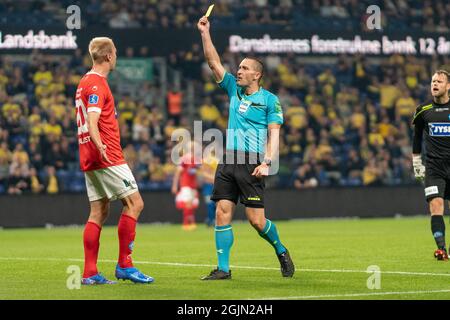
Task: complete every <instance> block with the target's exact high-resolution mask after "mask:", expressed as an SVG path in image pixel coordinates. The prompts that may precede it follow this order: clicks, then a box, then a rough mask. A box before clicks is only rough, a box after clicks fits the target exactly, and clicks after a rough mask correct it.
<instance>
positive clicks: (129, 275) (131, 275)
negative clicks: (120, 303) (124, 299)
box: [116, 265, 155, 283]
mask: <svg viewBox="0 0 450 320" xmlns="http://www.w3.org/2000/svg"><path fill="white" fill-rule="evenodd" d="M116 278H117V279H119V280H130V281H132V282H134V283H152V282H153V281H155V280H154V279H153V278H152V277H150V276H147V275H145V274H143V273H142V272H140V271H139V270H138V269H137V268H135V267H131V268H121V267H119V265H117V266H116Z"/></svg>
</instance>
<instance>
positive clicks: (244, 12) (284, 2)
mask: <svg viewBox="0 0 450 320" xmlns="http://www.w3.org/2000/svg"><path fill="white" fill-rule="evenodd" d="M209 4H210V1H208V0H165V1H158V0H102V1H100V0H62V1H61V0H58V1H56V0H39V1H28V0H4V1H1V3H0V25H7V26H14V25H21V26H25V25H27V24H28V25H32V24H36V25H47V26H55V25H60V24H61V23H63V22H64V21H65V19H66V18H67V13H66V8H67V7H69V6H71V5H78V6H79V7H80V9H81V12H82V14H83V24H84V26H103V27H111V28H139V27H143V28H193V27H195V23H196V21H197V19H198V17H199V13H200V12H206V9H207V8H208V5H209ZM371 5H377V6H378V7H379V8H380V9H381V13H382V25H383V31H386V30H395V31H399V30H409V31H410V30H414V29H416V30H420V31H422V30H423V31H430V32H433V31H436V32H449V31H450V18H449V14H450V3H449V2H448V1H445V0H433V1H431V0H425V1H419V0H396V1H391V0H359V1H356V0H308V1H307V0H254V1H244V0H224V1H219V2H217V3H216V6H215V9H214V19H215V24H216V26H217V27H218V28H233V27H239V28H246V27H247V28H255V27H257V28H260V27H261V25H264V26H265V27H266V28H272V29H273V28H275V29H276V28H278V29H288V28H289V29H304V28H313V29H321V28H328V29H329V28H332V29H333V30H339V29H341V30H361V29H362V30H365V25H366V24H365V21H366V19H367V18H368V14H367V13H366V10H367V7H368V6H371ZM30 12H32V13H33V14H32V15H30ZM366 31H369V30H366Z"/></svg>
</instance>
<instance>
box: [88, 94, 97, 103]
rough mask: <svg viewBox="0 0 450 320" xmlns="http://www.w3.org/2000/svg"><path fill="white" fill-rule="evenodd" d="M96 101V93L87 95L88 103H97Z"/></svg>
mask: <svg viewBox="0 0 450 320" xmlns="http://www.w3.org/2000/svg"><path fill="white" fill-rule="evenodd" d="M97 103H98V95H96V94H91V95H90V96H89V104H97Z"/></svg>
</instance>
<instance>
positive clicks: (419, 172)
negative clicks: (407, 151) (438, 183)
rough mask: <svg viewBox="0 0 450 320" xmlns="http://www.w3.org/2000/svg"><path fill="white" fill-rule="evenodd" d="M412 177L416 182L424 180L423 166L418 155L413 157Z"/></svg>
mask: <svg viewBox="0 0 450 320" xmlns="http://www.w3.org/2000/svg"><path fill="white" fill-rule="evenodd" d="M412 162H413V167H414V177H415V178H416V179H417V180H423V179H425V166H424V165H423V164H422V157H421V156H420V155H417V156H413V161H412Z"/></svg>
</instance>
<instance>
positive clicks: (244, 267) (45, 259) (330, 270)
mask: <svg viewBox="0 0 450 320" xmlns="http://www.w3.org/2000/svg"><path fill="white" fill-rule="evenodd" d="M0 260H5V261H8V260H9V261H14V260H16V261H71V262H84V259H77V258H23V257H22V258H21V257H0ZM98 262H105V263H117V260H108V259H99V260H98ZM134 263H136V264H150V265H162V266H175V267H217V265H214V264H195V263H181V262H158V261H138V260H135V261H134ZM230 268H234V269H250V270H277V271H278V270H280V268H273V267H260V266H235V265H230ZM297 271H298V272H325V273H366V274H367V273H368V272H367V270H348V269H297ZM369 273H374V272H369ZM379 273H381V274H398V275H410V276H438V277H450V273H432V272H408V271H380V272H379Z"/></svg>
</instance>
